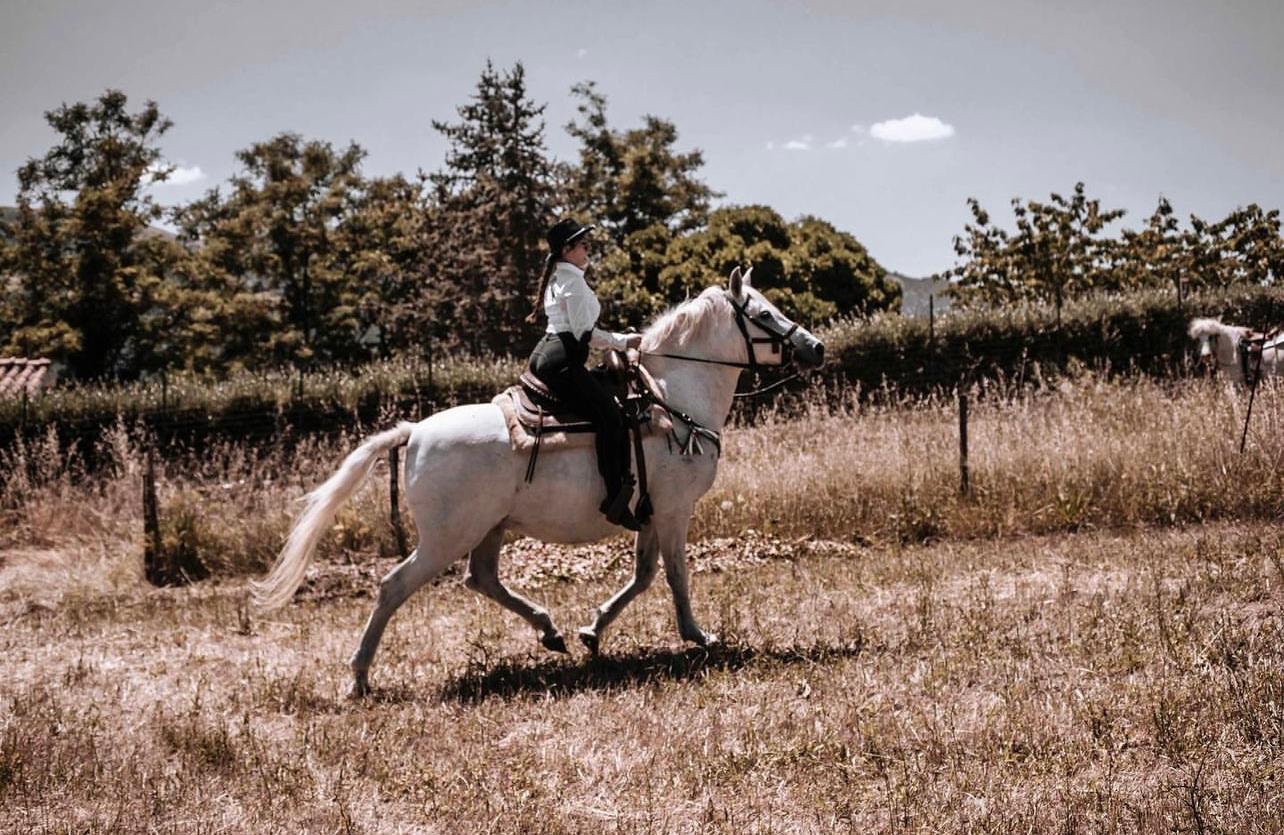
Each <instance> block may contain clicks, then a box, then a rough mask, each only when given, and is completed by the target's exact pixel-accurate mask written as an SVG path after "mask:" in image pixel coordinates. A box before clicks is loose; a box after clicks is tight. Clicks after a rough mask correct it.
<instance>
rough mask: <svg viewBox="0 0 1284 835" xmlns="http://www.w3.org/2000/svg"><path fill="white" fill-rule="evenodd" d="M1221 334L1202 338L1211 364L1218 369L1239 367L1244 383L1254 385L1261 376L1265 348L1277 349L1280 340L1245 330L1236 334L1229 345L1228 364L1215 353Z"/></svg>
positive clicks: (1212, 334) (1211, 334)
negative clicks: (1232, 355) (1206, 346)
mask: <svg viewBox="0 0 1284 835" xmlns="http://www.w3.org/2000/svg"><path fill="white" fill-rule="evenodd" d="M1222 336H1223V334H1220V333H1210V334H1208V335H1207V336H1205V337H1204V340H1205V342H1206V343H1207V344H1208V349H1209V351H1208V352H1209V354H1211V355H1212V357H1213V363H1214V364H1215V365H1216V366H1217V368H1218V369H1223V368H1235V367H1236V366H1238V367H1239V371H1240V374H1242V375H1243V378H1244V382H1246V383H1248V384H1250V385H1254V384H1256V382H1257V380H1258V378H1260V377H1261V374H1262V355H1263V354H1264V353H1265V352H1266V349H1267V348H1270V349H1277V348H1278V346H1279V344H1280V339H1279V337H1277V336H1274V335H1273V334H1265V333H1259V332H1257V331H1252V330H1245V331H1244V332H1243V333H1241V334H1238V335H1237V337H1236V338H1235V340H1234V341H1233V342H1232V343H1231V346H1232V347H1231V349H1232V351H1233V352H1234V359H1232V360H1231V362H1229V363H1223V362H1222V358H1221V356H1220V355H1219V353H1218V351H1217V345H1218V341H1219V340H1220V339H1221V337H1222ZM1273 337H1274V338H1273Z"/></svg>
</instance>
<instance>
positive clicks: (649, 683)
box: [0, 378, 1284, 833]
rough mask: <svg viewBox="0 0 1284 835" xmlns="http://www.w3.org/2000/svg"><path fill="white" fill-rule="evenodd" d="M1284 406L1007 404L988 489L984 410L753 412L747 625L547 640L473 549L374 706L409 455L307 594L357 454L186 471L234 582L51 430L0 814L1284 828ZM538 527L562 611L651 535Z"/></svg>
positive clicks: (1, 744) (10, 541)
mask: <svg viewBox="0 0 1284 835" xmlns="http://www.w3.org/2000/svg"><path fill="white" fill-rule="evenodd" d="M1281 397H1284V392H1279V391H1276V390H1269V389H1268V390H1267V391H1266V392H1264V393H1263V394H1262V396H1260V397H1259V400H1258V405H1257V407H1256V409H1257V410H1259V411H1258V412H1257V414H1256V415H1255V418H1254V420H1255V423H1254V432H1253V434H1252V436H1251V438H1250V445H1249V452H1248V453H1247V454H1246V455H1245V456H1243V457H1240V456H1238V455H1236V454H1235V448H1236V446H1237V444H1238V434H1237V426H1236V425H1235V422H1236V412H1235V408H1237V407H1239V406H1241V405H1242V404H1241V403H1240V401H1239V400H1238V399H1237V398H1236V397H1235V396H1234V395H1228V394H1227V393H1226V392H1225V391H1224V390H1223V389H1221V388H1220V387H1218V386H1215V385H1210V384H1206V383H1202V382H1192V383H1183V384H1175V385H1160V384H1156V383H1150V382H1144V381H1135V382H1125V383H1119V384H1115V383H1110V384H1107V383H1104V382H1101V381H1098V380H1096V379H1093V378H1084V379H1082V380H1079V381H1077V382H1071V383H1066V384H1064V385H1063V386H1061V387H1060V388H1053V389H1048V390H1045V391H1042V392H1039V393H1037V394H1033V395H1030V396H1028V397H1023V398H1019V399H1017V400H998V399H995V400H990V401H984V402H982V403H981V404H979V405H977V406H976V408H975V410H974V422H973V425H972V433H973V448H972V466H973V479H974V484H975V487H976V490H975V491H974V494H973V495H972V496H971V497H969V498H960V497H959V496H957V470H956V468H957V459H956V451H955V447H954V442H955V436H954V420H955V417H954V414H953V412H952V408H951V406H950V404H945V403H942V404H935V405H933V404H928V405H926V406H918V407H914V408H909V407H904V408H902V407H897V406H886V407H880V408H862V409H857V408H855V407H853V408H851V409H849V410H847V411H844V412H840V413H836V414H831V413H822V412H819V411H817V412H815V413H813V414H811V415H808V416H805V417H803V418H800V419H796V420H793V421H789V422H786V421H778V422H772V421H768V422H766V423H764V424H763V425H761V426H758V427H755V428H753V429H743V430H737V431H735V432H733V433H732V435H731V436H730V438H729V443H728V453H727V458H726V461H725V466H724V470H723V472H722V473H721V475H720V478H719V483H718V485H717V486H716V487H715V489H714V492H713V493H712V494H711V495H710V496H709V497H708V498H707V499H706V500H705V501H704V502H703V503H702V505H701V506H700V508H699V511H698V513H697V519H696V522H697V526H696V527H697V531H696V536H697V537H698V541H697V542H696V543H695V545H694V546H693V548H692V549H691V553H690V556H691V560H692V564H693V569H694V571H695V572H696V573H695V577H694V580H693V601H694V603H695V606H696V611H697V614H698V615H699V616H700V617H701V619H702V622H703V625H705V626H706V627H707V628H710V629H713V630H714V631H717V632H718V633H719V634H720V635H721V636H722V637H723V639H724V640H723V643H722V645H720V646H718V647H716V648H714V649H712V650H709V651H705V650H695V649H688V648H686V647H684V646H683V645H682V644H681V643H680V642H679V640H678V638H677V635H676V629H675V627H674V624H673V616H672V607H671V603H670V600H669V598H668V594H667V590H665V589H663V583H658V584H657V586H656V587H655V588H653V589H652V590H651V591H650V592H648V593H647V594H646V595H644V596H643V597H642V598H641V599H639V600H638V601H637V602H636V603H635V604H634V605H633V606H632V607H631V608H630V609H629V610H628V611H626V613H625V614H624V616H623V617H622V618H621V619H620V621H619V622H618V623H617V624H616V626H615V627H614V628H613V630H612V631H611V632H610V633H609V634H608V636H607V639H606V643H605V647H604V649H605V655H604V656H603V657H600V658H596V659H591V658H588V657H585V656H584V655H583V654H577V655H575V656H573V657H569V658H567V657H561V656H551V655H548V654H546V653H544V652H543V651H542V650H540V649H539V648H538V645H537V643H536V640H535V636H534V634H533V633H532V632H531V631H530V630H529V628H527V627H526V626H525V625H524V624H522V623H521V622H520V621H519V620H518V619H517V618H516V617H515V616H513V615H510V614H508V613H506V612H503V611H502V610H500V609H499V608H498V607H496V606H495V605H494V604H493V603H491V602H489V601H487V600H484V599H482V598H481V597H479V596H477V595H475V594H473V593H472V592H469V591H467V590H466V589H464V588H463V587H462V586H461V584H460V583H459V578H458V576H457V575H456V576H447V577H446V578H444V579H443V580H442V581H440V582H439V583H437V584H436V585H435V586H433V587H432V588H429V589H425V590H424V591H423V592H421V593H420V594H419V595H417V596H416V597H414V598H412V599H411V601H410V602H409V603H408V604H407V605H406V606H405V607H403V609H402V610H401V611H400V612H399V613H398V615H397V617H396V618H395V619H394V621H393V623H392V625H391V626H390V628H389V631H388V633H387V636H386V638H385V641H384V644H383V646H382V648H381V650H380V654H379V657H378V659H377V660H376V664H375V667H374V669H373V670H372V682H373V684H374V686H375V688H376V695H375V696H374V697H373V698H371V699H369V700H366V701H361V702H351V701H347V700H345V699H344V698H343V696H342V693H343V691H344V689H345V688H346V685H347V683H348V671H347V668H346V658H347V656H348V654H349V653H350V652H351V650H352V648H353V646H354V643H355V640H356V637H357V635H358V633H359V630H360V626H361V623H362V621H363V620H364V618H365V616H366V615H367V614H368V610H369V606H370V603H371V601H370V599H369V595H370V593H371V592H372V591H373V589H374V587H375V578H377V576H379V574H381V573H382V572H383V571H385V570H387V568H388V567H390V566H391V564H392V562H393V559H394V558H392V557H390V556H389V555H388V554H389V553H390V550H391V547H390V544H389V542H390V534H389V532H388V530H387V522H386V518H385V517H386V515H387V514H386V486H385V485H384V484H382V482H380V481H378V480H376V482H373V483H372V485H371V486H370V488H368V489H367V490H366V491H365V492H364V493H363V494H362V495H361V496H360V497H358V499H357V500H356V501H354V503H353V505H352V506H351V507H350V508H349V510H348V511H347V512H345V514H344V516H343V517H342V519H341V520H340V524H339V525H338V526H336V529H335V531H334V535H333V537H332V539H331V541H329V542H327V543H326V547H325V549H324V550H323V552H322V555H321V557H320V559H319V560H318V564H317V567H316V569H315V570H314V571H313V573H312V574H311V575H310V576H309V579H308V581H307V582H306V584H305V586H304V588H303V589H302V590H301V591H300V593H299V597H298V599H297V600H296V602H295V603H294V604H293V605H292V606H290V607H289V608H287V609H286V610H284V611H283V612H280V613H278V614H276V615H274V616H272V617H271V618H269V619H258V618H254V617H251V616H249V615H248V614H247V612H246V610H245V607H244V598H245V580H246V577H247V573H248V572H250V571H252V570H256V569H258V568H261V567H262V565H263V564H264V562H265V561H266V560H268V559H270V556H271V554H272V552H273V550H274V549H275V547H277V546H278V545H279V543H280V537H281V536H282V534H283V532H284V530H285V527H286V526H287V525H288V522H289V513H290V512H291V510H292V509H293V508H294V505H293V504H292V502H291V500H292V499H293V498H295V497H297V496H298V495H299V494H300V493H301V492H302V490H303V489H305V488H306V487H307V486H311V484H314V483H315V479H316V478H317V477H318V476H320V475H321V473H322V472H323V471H324V470H326V469H328V468H329V467H331V466H332V465H333V463H337V455H338V453H339V448H338V447H335V446H333V445H328V446H327V445H325V444H320V443H318V444H316V445H314V446H311V447H308V448H306V449H304V450H303V451H302V453H300V454H297V455H291V456H289V457H288V458H287V455H286V453H285V452H283V451H276V452H272V451H269V452H268V453H265V454H261V455H251V454H250V453H249V452H247V451H244V450H236V449H225V450H216V451H212V452H210V453H209V454H206V455H202V456H200V457H199V459H197V458H195V457H194V458H193V460H192V461H191V462H188V464H187V465H176V466H174V467H173V468H172V469H171V470H170V471H169V473H168V474H167V477H166V478H165V479H164V481H163V484H162V504H163V505H164V507H165V515H166V521H165V525H166V536H167V537H168V538H169V539H170V540H171V541H172V542H173V543H179V544H183V543H185V547H191V548H194V549H196V550H198V551H199V553H201V554H202V558H203V559H205V561H206V562H207V564H208V566H209V567H210V568H211V569H212V570H213V571H214V578H213V579H212V580H208V581H204V582H201V583H197V584H194V585H191V586H187V587H184V588H177V589H159V590H158V589H151V588H148V587H146V586H145V585H144V584H143V583H142V582H141V581H140V579H139V575H140V569H139V554H140V552H141V537H140V535H139V530H140V523H139V521H138V520H139V515H140V511H139V507H138V505H139V501H138V492H139V491H138V482H139V476H138V469H139V462H140V457H139V455H138V453H137V450H136V449H135V448H133V446H132V445H131V443H130V442H129V440H128V438H127V437H126V435H125V433H121V434H120V437H119V438H118V439H117V441H116V443H117V447H118V449H117V451H116V459H115V460H116V461H117V466H116V467H115V468H114V469H113V470H112V471H111V472H107V473H103V474H99V475H95V476H92V477H85V476H84V475H83V474H77V473H76V471H75V467H74V464H73V465H72V466H71V467H68V466H67V465H66V463H65V462H64V461H62V460H61V459H60V458H59V456H58V454H57V450H55V449H52V448H50V447H46V448H45V449H33V450H28V451H27V452H25V453H24V454H25V455H27V456H28V457H27V459H26V460H24V461H22V462H18V463H21V464H22V466H21V467H17V466H13V465H14V464H15V462H14V461H9V462H7V463H9V464H10V465H11V466H10V467H8V468H7V469H0V473H7V476H6V475H0V508H2V510H0V513H2V514H3V515H2V516H0V522H2V525H0V622H3V623H4V629H3V630H0V651H2V652H3V653H4V658H5V665H4V673H5V674H4V675H3V677H0V831H6V832H7V831H12V832H23V833H26V832H40V833H45V832H48V833H55V832H183V833H189V832H196V833H199V832H210V833H213V832H421V831H422V832H442V833H459V832H639V833H641V832H674V833H678V832H727V833H732V832H734V833H741V832H924V833H928V832H931V833H937V832H973V831H984V832H1004V833H1006V832H1119V833H1133V832H1143V833H1160V832H1163V833H1171V832H1197V833H1202V832H1210V833H1211V832H1236V833H1240V832H1242V833H1257V832H1262V833H1266V832H1284V608H1282V607H1284V558H1282V557H1281V553H1282V550H1281V546H1282V545H1284V527H1281V526H1280V525H1279V524H1278V522H1277V521H1276V516H1277V514H1278V512H1279V509H1280V507H1281V500H1280V495H1281V493H1280V488H1281V485H1280V483H1279V481H1280V475H1279V467H1278V464H1279V461H1280V457H1281V454H1282V452H1284V440H1282V438H1284V436H1282V435H1281V433H1280V432H1279V431H1278V426H1277V425H1276V424H1277V422H1278V420H1279V418H1278V415H1280V414H1284V412H1281V411H1280V409H1279V406H1280V405H1282V404H1281V403H1280V398H1281ZM304 461H310V462H313V463H311V464H307V465H302V464H300V462H304ZM292 466H298V469H297V470H292V469H291V467H292ZM749 529H752V530H751V531H750V530H749ZM507 554H508V556H506V558H505V571H506V574H507V575H508V576H509V577H511V578H513V580H514V584H515V585H518V586H520V587H523V588H525V589H527V590H530V591H531V592H532V594H533V595H534V596H536V597H538V598H540V599H541V600H543V601H545V602H547V604H548V605H549V606H550V608H551V609H552V611H553V613H554V616H555V618H556V619H557V621H558V622H559V625H562V626H563V628H566V627H574V626H577V625H579V624H581V623H583V622H586V620H587V618H588V613H589V611H590V610H591V608H592V607H593V606H595V605H597V604H598V603H600V602H601V601H602V600H603V599H605V597H607V596H608V595H609V594H610V593H611V592H612V591H613V590H614V589H615V588H617V587H618V586H619V585H620V584H621V583H622V582H623V580H624V577H625V574H626V573H627V569H628V565H629V562H630V555H629V548H628V543H627V542H626V541H625V540H623V539H619V540H614V541H611V542H608V543H605V544H603V545H599V546H594V547H591V548H584V549H555V548H544V547H537V546H535V545H533V544H532V543H527V542H522V543H515V544H514V545H513V546H511V547H510V549H509V551H508V552H507Z"/></svg>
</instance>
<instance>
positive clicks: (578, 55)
mask: <svg viewBox="0 0 1284 835" xmlns="http://www.w3.org/2000/svg"><path fill="white" fill-rule="evenodd" d="M586 55H588V50H587V49H584V48H583V47H581V48H579V49H577V50H576V51H575V57H576V58H583V57H584V56H586Z"/></svg>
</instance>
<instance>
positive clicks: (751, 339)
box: [640, 293, 798, 397]
mask: <svg viewBox="0 0 1284 835" xmlns="http://www.w3.org/2000/svg"><path fill="white" fill-rule="evenodd" d="M728 301H730V302H731V308H732V310H734V311H735V312H736V328H737V329H738V330H739V331H740V335H741V337H743V338H744V341H745V353H746V354H747V355H748V361H747V362H733V361H731V360H715V359H709V358H707V357H691V356H687V355H686V354H669V353H663V352H659V351H642V352H640V353H643V354H645V355H646V356H651V357H667V358H669V359H675V360H685V361H687V362H702V363H706V364H708V365H724V366H727V367H729V368H746V369H748V370H749V371H750V372H752V373H753V375H754V379H757V377H758V374H759V373H761V369H762V368H764V367H765V368H784V367H786V366H788V365H789V362H790V360H792V359H793V355H794V344H793V342H792V341H791V340H790V337H792V336H793V335H794V331H796V330H798V323H797V322H790V323H789V325H790V326H789V329H788V330H786V331H784V332H781V331H778V330H776V329H775V327H773V326H772V325H769V324H768V322H771V321H772V319H771V312H770V311H769V310H766V309H763V310H762V311H760V312H759V314H758V316H756V317H755V316H751V315H749V295H748V294H747V293H746V294H745V301H744V304H736V301H735V299H728ZM749 325H753V326H754V327H755V328H757V329H758V330H760V331H762V332H763V333H764V334H766V335H765V336H752V335H750V333H749ZM756 345H770V346H771V353H773V354H779V355H780V362H779V363H776V364H773V365H768V366H764V365H763V364H762V363H760V362H758V357H757V351H756V350H755V349H754V346H756ZM797 377H798V375H797V374H791V375H789V376H788V377H785V378H784V379H782V380H777V381H776V382H774V383H772V384H771V385H769V386H766V387H764V388H760V389H755V390H754V391H747V392H743V393H740V394H737V395H736V397H754V396H756V395H759V394H765V393H767V392H769V391H772V390H773V389H777V388H779V387H781V386H783V385H784V384H785V383H788V382H789V381H790V380H793V379H796V378H797Z"/></svg>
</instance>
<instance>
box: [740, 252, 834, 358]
mask: <svg viewBox="0 0 1284 835" xmlns="http://www.w3.org/2000/svg"><path fill="white" fill-rule="evenodd" d="M752 273H753V268H752V267H750V268H749V269H747V270H745V271H744V272H743V273H741V272H740V268H739V267H736V268H735V269H733V270H732V271H731V278H730V280H729V281H728V283H727V289H726V294H727V300H728V301H730V302H731V307H732V309H733V310H734V311H735V316H736V328H737V329H738V330H739V331H740V335H741V337H742V338H743V339H744V343H745V352H746V355H747V356H748V360H747V362H748V364H749V365H750V366H756V365H786V364H787V363H788V362H789V361H790V359H791V358H792V360H793V361H794V362H796V363H798V364H799V365H801V366H806V367H812V368H814V367H817V366H819V365H821V364H823V363H824V362H825V346H824V344H823V343H822V342H821V341H820V340H819V339H817V338H816V337H814V336H812V335H811V333H810V332H808V330H807V329H806V328H804V327H802V326H801V325H799V324H798V323H797V322H794V321H791V320H790V319H789V317H788V316H786V315H785V314H783V313H781V312H780V310H779V309H778V308H777V307H776V306H775V305H774V304H772V303H771V302H769V301H767V299H766V297H765V296H763V294H762V293H760V292H758V291H757V290H755V289H754V287H753V285H752V283H751V282H750V275H751V274H752Z"/></svg>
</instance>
